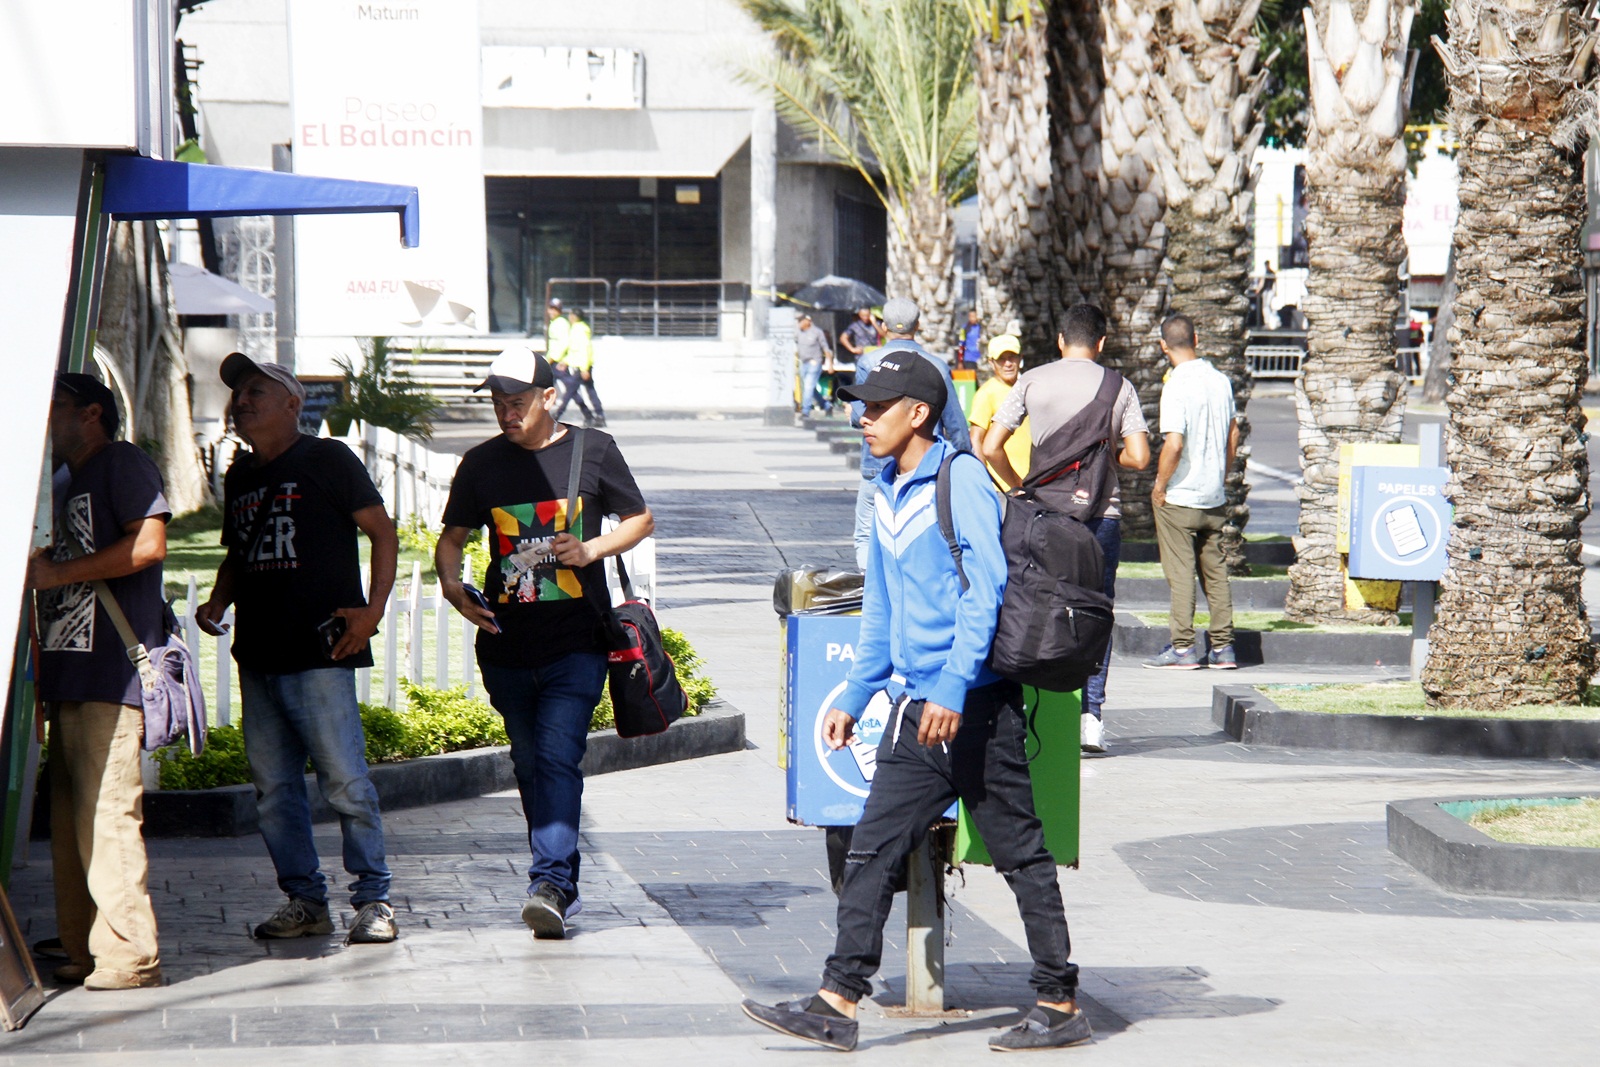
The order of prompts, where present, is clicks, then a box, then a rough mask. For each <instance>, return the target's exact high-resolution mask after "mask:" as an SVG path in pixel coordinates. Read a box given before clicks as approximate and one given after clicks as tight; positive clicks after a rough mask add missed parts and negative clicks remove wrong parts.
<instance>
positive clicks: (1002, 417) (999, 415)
mask: <svg viewBox="0 0 1600 1067" xmlns="http://www.w3.org/2000/svg"><path fill="white" fill-rule="evenodd" d="M1105 376H1106V372H1105V368H1104V367H1102V366H1100V364H1098V363H1096V362H1094V361H1093V360H1090V359H1058V360H1056V361H1055V362H1054V363H1046V364H1045V365H1044V366H1042V367H1035V368H1033V369H1032V370H1030V371H1028V372H1027V373H1026V374H1024V375H1023V376H1022V377H1020V378H1018V379H1017V384H1016V387H1015V388H1014V389H1012V390H1011V393H1010V395H1009V396H1007V397H1006V398H1005V400H1004V401H1003V402H1002V403H1001V404H1000V408H999V410H998V411H996V412H995V414H994V421H995V422H998V423H999V424H1000V425H1001V426H1004V427H1006V428H1007V429H1008V430H1011V431H1012V432H1013V433H1015V432H1016V431H1017V429H1018V428H1019V427H1020V426H1021V425H1022V420H1023V419H1027V420H1028V426H1029V431H1030V436H1031V438H1032V440H1033V444H1034V446H1035V447H1038V444H1039V442H1040V441H1044V440H1047V439H1048V438H1049V437H1050V435H1051V434H1053V433H1055V432H1056V431H1057V430H1059V429H1061V428H1062V427H1063V426H1065V425H1066V424H1067V423H1069V422H1071V421H1072V419H1073V417H1074V416H1076V415H1077V414H1078V412H1080V411H1082V410H1083V409H1084V408H1085V407H1087V406H1088V405H1089V402H1090V401H1092V400H1093V399H1094V397H1095V394H1096V393H1098V392H1099V391H1100V382H1101V380H1102V379H1104V378H1105ZM1111 425H1112V426H1114V427H1116V428H1117V433H1118V435H1119V436H1120V437H1121V438H1123V439H1126V438H1129V437H1132V436H1133V435H1134V434H1136V433H1149V432H1150V424H1149V423H1147V422H1145V420H1144V412H1143V411H1140V410H1139V394H1138V393H1136V392H1134V389H1133V383H1132V382H1130V381H1128V380H1127V379H1126V378H1124V379H1123V380H1122V389H1121V390H1120V391H1119V392H1118V393H1117V402H1116V405H1115V406H1114V407H1113V408H1112V412H1111ZM1120 447H1121V442H1120V441H1117V442H1113V445H1112V461H1111V496H1110V499H1109V500H1107V501H1106V503H1105V504H1103V505H1101V507H1100V508H1099V509H1097V510H1096V512H1095V514H1094V515H1093V516H1092V517H1093V518H1097V519H1098V518H1101V517H1105V518H1111V519H1120V518H1121V517H1122V490H1121V488H1120V486H1119V485H1118V484H1117V463H1116V452H1117V451H1118V450H1119V449H1120Z"/></svg>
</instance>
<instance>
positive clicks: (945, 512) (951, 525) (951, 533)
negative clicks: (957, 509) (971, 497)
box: [933, 452, 970, 593]
mask: <svg viewBox="0 0 1600 1067" xmlns="http://www.w3.org/2000/svg"><path fill="white" fill-rule="evenodd" d="M962 454H963V453H961V452H951V453H950V454H949V455H947V456H945V457H944V460H943V461H942V462H940V464H939V476H938V478H937V479H936V480H935V482H934V487H933V499H934V503H935V504H936V505H937V507H938V510H939V532H940V533H942V534H944V543H945V544H947V545H949V546H950V556H951V558H952V559H954V560H955V561H956V575H957V577H959V578H960V579H961V591H962V592H963V593H965V592H966V591H967V588H968V586H969V584H970V583H969V582H968V581H967V571H966V568H965V567H963V566H962V565H961V542H960V540H958V539H957V538H956V519H955V514H954V512H953V511H952V510H951V507H950V465H951V464H953V463H954V462H955V461H956V457H957V456H959V455H962Z"/></svg>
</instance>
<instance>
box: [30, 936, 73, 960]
mask: <svg viewBox="0 0 1600 1067" xmlns="http://www.w3.org/2000/svg"><path fill="white" fill-rule="evenodd" d="M33 954H34V955H35V956H40V957H43V958H44V959H47V960H66V959H71V958H72V957H71V956H68V955H67V950H66V948H65V947H64V946H63V945H62V944H61V939H60V938H59V937H47V938H45V939H44V940H43V941H35V942H34V943H33Z"/></svg>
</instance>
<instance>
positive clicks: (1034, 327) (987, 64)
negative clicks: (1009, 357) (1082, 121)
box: [962, 0, 1058, 361]
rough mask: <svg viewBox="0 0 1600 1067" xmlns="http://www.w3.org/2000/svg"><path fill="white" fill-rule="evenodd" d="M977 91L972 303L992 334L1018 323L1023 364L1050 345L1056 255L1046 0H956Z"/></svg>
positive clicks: (1051, 349)
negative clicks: (969, 30)
mask: <svg viewBox="0 0 1600 1067" xmlns="http://www.w3.org/2000/svg"><path fill="white" fill-rule="evenodd" d="M962 4H963V6H964V7H965V9H966V11H967V15H968V17H969V18H970V19H971V20H972V23H973V31H974V38H975V40H974V52H975V57H976V71H977V74H976V79H975V81H976V86H977V94H978V135H977V137H978V263H979V267H980V270H981V271H982V274H981V282H980V285H979V289H978V303H979V308H980V310H981V312H982V315H983V319H984V321H986V322H988V323H990V324H991V328H992V331H993V332H995V333H998V332H1000V330H1001V329H1003V328H1004V327H1005V325H1006V324H1007V323H1009V322H1011V321H1012V320H1018V321H1020V322H1021V323H1022V329H1023V336H1022V342H1023V351H1024V352H1025V353H1026V354H1027V356H1028V358H1029V360H1030V361H1036V360H1039V359H1041V358H1043V359H1049V358H1052V357H1053V356H1054V355H1055V345H1054V344H1052V343H1051V320H1052V314H1053V312H1054V310H1055V308H1054V294H1053V293H1052V291H1051V290H1052V288H1053V282H1054V280H1055V278H1054V274H1055V272H1054V270H1053V267H1054V263H1055V258H1056V236H1057V229H1058V226H1057V220H1056V215H1055V206H1056V201H1055V194H1054V190H1053V184H1052V179H1053V177H1054V173H1053V167H1054V158H1053V155H1052V152H1053V148H1052V143H1051V142H1052V140H1053V126H1052V114H1051V107H1050V82H1051V80H1052V78H1051V74H1052V72H1051V66H1050V60H1049V54H1048V52H1049V46H1048V39H1047V37H1048V35H1047V31H1048V28H1049V13H1048V11H1047V6H1048V4H1047V0H962Z"/></svg>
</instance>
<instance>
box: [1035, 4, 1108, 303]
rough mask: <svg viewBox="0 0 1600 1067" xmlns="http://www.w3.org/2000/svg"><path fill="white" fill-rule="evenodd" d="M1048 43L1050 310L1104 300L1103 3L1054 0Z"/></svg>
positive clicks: (1051, 8) (1050, 15) (1049, 20)
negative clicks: (1052, 233)
mask: <svg viewBox="0 0 1600 1067" xmlns="http://www.w3.org/2000/svg"><path fill="white" fill-rule="evenodd" d="M1048 22H1049V25H1048V28H1047V31H1046V36H1045V39H1046V43H1047V45H1048V49H1049V56H1050V81H1049V98H1050V124H1051V129H1052V133H1051V141H1052V145H1051V147H1052V154H1053V159H1054V176H1053V180H1052V183H1051V191H1052V193H1053V194H1054V203H1055V209H1054V215H1055V219H1056V226H1057V229H1056V242H1055V243H1056V248H1057V250H1058V253H1057V259H1056V263H1055V269H1054V271H1053V274H1054V280H1053V282H1052V284H1051V291H1052V299H1053V307H1052V309H1051V310H1052V313H1054V314H1059V313H1060V312H1061V311H1063V310H1065V309H1066V308H1068V307H1071V306H1072V305H1073V304H1078V303H1082V302H1083V301H1086V300H1087V301H1093V302H1095V303H1099V302H1100V301H1101V300H1103V297H1102V296H1101V292H1100V272H1101V266H1102V264H1101V257H1102V255H1103V253H1104V250H1105V215H1104V211H1103V209H1104V207H1105V197H1104V194H1103V192H1102V188H1101V167H1100V159H1101V142H1102V140H1103V123H1102V121H1101V118H1102V113H1103V110H1104V103H1105V100H1104V98H1105V73H1106V72H1105V25H1104V23H1103V21H1102V17H1101V11H1100V0H1054V2H1053V3H1051V5H1050V13H1049V18H1048Z"/></svg>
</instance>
